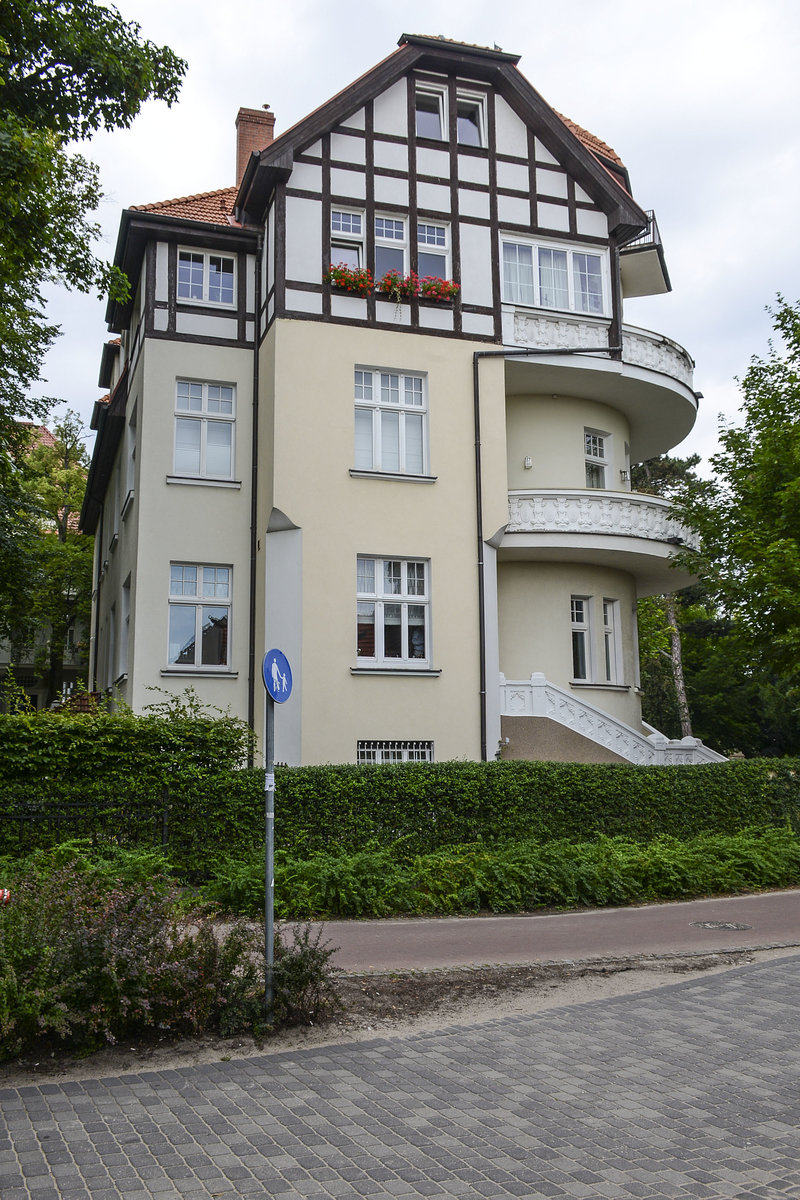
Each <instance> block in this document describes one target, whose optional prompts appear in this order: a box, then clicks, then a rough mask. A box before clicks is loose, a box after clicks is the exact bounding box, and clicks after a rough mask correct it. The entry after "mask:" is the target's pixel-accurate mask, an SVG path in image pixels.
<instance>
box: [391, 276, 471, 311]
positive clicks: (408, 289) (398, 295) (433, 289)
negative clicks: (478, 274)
mask: <svg viewBox="0 0 800 1200" xmlns="http://www.w3.org/2000/svg"><path fill="white" fill-rule="evenodd" d="M376 290H377V291H378V292H382V293H383V294H384V295H386V296H390V297H391V299H392V300H395V301H397V303H398V304H399V303H400V301H401V300H404V299H411V298H414V297H425V298H426V299H428V300H452V299H453V297H454V296H456V295H458V293H459V291H460V290H461V287H460V284H458V283H456V282H455V281H454V280H452V279H440V278H439V277H438V276H436V275H423V276H422V277H420V276H419V275H417V274H416V273H415V272H414V271H412V272H411V274H410V275H401V273H400V272H399V271H387V272H386V274H385V275H384V276H383V278H382V279H379V280H378V283H377V284H376Z"/></svg>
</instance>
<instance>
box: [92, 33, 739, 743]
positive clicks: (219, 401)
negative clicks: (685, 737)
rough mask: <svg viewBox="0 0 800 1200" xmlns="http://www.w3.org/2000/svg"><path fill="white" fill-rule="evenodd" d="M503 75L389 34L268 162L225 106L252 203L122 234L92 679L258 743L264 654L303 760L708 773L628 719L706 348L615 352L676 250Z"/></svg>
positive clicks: (266, 117) (206, 203)
mask: <svg viewBox="0 0 800 1200" xmlns="http://www.w3.org/2000/svg"><path fill="white" fill-rule="evenodd" d="M516 64H517V58H516V56H514V55H511V54H505V53H503V52H501V51H498V50H489V49H484V48H481V47H475V46H468V45H463V44H461V43H458V42H451V41H446V40H444V39H441V38H429V37H416V36H407V35H404V36H403V38H402V39H401V41H400V45H399V49H398V50H396V51H395V52H394V53H393V54H391V55H390V56H389V57H388V58H387V59H385V60H384V61H383V62H382V63H380V64H379V65H378V66H376V67H375V68H373V69H372V70H371V71H368V72H367V73H366V74H365V75H362V76H361V77H360V78H359V79H357V80H356V81H355V82H354V83H353V84H351V85H350V86H349V87H348V88H346V89H345V90H344V91H343V92H341V93H340V94H339V95H338V96H335V97H334V98H333V99H332V100H330V101H329V102H328V103H327V104H324V105H322V106H321V107H320V108H318V109H316V110H315V111H314V112H313V113H311V115H310V116H308V117H306V118H305V119H304V120H302V121H300V122H299V123H298V124H297V125H295V126H294V127H293V128H291V129H290V130H288V131H287V132H286V133H284V134H282V135H281V136H280V137H278V138H276V139H275V140H272V136H273V124H274V117H273V116H272V114H271V113H268V112H264V111H258V110H250V109H242V110H240V112H239V116H238V118H237V130H238V147H237V167H238V175H237V185H236V186H235V187H229V188H223V189H221V190H220V191H216V192H211V193H206V194H203V195H194V196H188V197H184V198H182V199H178V200H172V201H166V202H163V203H159V204H148V205H144V206H138V207H134V208H130V209H127V210H125V212H124V213H123V216H122V224H121V229H120V235H119V241H118V245H117V253H116V263H117V265H118V266H120V267H121V268H122V269H123V270H125V271H126V272H127V274H128V277H129V278H130V281H131V285H132V296H133V299H132V301H131V302H130V303H129V304H125V305H123V304H119V303H116V302H111V303H110V304H109V308H108V314H107V315H108V321H109V328H110V330H111V331H113V332H114V333H118V334H119V335H120V338H119V339H118V340H115V341H114V342H111V343H109V344H108V345H107V346H106V348H105V352H104V356H103V366H102V372H101V378H100V386H101V387H107V388H109V389H110V398H109V399H108V400H107V402H106V401H101V402H100V403H98V405H97V406H96V411H95V416H94V427H95V428H96V429H97V442H96V446H95V452H94V459H93V462H92V467H91V472H90V477H89V483H88V488H87V495H86V500H85V504H84V509H83V514H82V523H83V528H84V529H86V530H88V531H90V532H94V531H96V534H97V556H96V557H97V566H96V579H95V617H94V631H93V652H92V667H91V674H92V678H93V679H94V680H96V684H97V686H100V687H108V688H112V687H114V688H116V689H118V692H119V694H120V695H121V696H122V697H123V698H124V699H125V700H126V701H127V702H128V703H129V704H131V705H132V706H133V708H134V709H137V710H138V709H141V708H142V707H143V706H144V705H145V704H147V703H149V702H150V701H151V699H152V696H151V694H150V693H148V691H147V689H148V688H149V687H151V686H153V685H155V686H158V687H161V688H165V689H167V690H169V691H172V692H180V691H182V690H183V689H184V688H185V687H186V686H187V685H191V686H193V687H194V688H195V690H196V692H197V694H198V695H199V697H200V698H201V699H202V700H204V701H207V702H209V703H212V704H215V705H218V706H220V707H222V708H228V707H230V709H231V711H232V712H233V713H235V714H237V715H239V716H241V717H244V718H246V719H247V720H248V721H250V722H251V723H252V724H253V726H254V728H255V729H256V730H261V729H262V728H263V721H264V690H263V687H262V682H261V679H260V664H261V659H262V655H263V653H264V651H265V650H266V649H267V648H269V647H272V646H277V647H280V648H281V649H282V650H283V651H284V652H285V653H286V655H287V656H288V658H289V660H290V662H291V665H292V669H293V674H294V693H293V695H292V698H291V701H290V702H289V703H287V704H285V705H281V706H278V707H277V709H276V754H277V756H278V757H279V758H280V759H283V760H286V761H289V762H290V763H321V762H347V761H359V762H380V761H397V760H405V759H414V760H419V759H426V758H430V757H434V756H435V758H436V759H440V760H441V759H449V758H468V759H477V758H482V757H483V758H492V757H494V756H495V755H496V754H498V753H499V752H500V750H501V748H502V754H503V756H504V757H508V758H520V757H523V758H524V757H531V758H555V759H568V760H590V761H616V760H618V759H627V760H631V761H634V762H649V761H665V760H669V761H698V760H699V759H701V758H706V759H707V758H708V757H713V758H716V757H717V756H715V755H712V754H711V752H709V751H706V750H705V748H703V747H701V746H699V744H695V743H694V742H693V741H692V740H691V739H690V741H689V743H686V744H684V743H677V744H672V745H671V746H667V745H666V740H665V739H660V740H659V737H658V735H654V736H648V735H651V734H652V733H653V731H650V730H648V729H644V728H643V727H642V722H641V707H640V694H639V690H638V683H639V680H638V656H637V645H636V600H637V597H638V596H642V595H649V594H652V593H656V592H660V591H663V590H674V589H675V588H676V587H678V586H682V585H685V584H686V583H687V582H688V579H687V578H686V577H685V576H684V577H682V576H680V575H679V574H676V573H675V572H674V571H672V570H670V568H669V566H668V563H669V558H670V554H671V552H672V551H673V549H674V544H675V543H676V542H677V541H679V540H680V537H681V531H680V530H679V529H677V528H676V527H675V525H674V524H673V522H672V521H671V520H670V518H669V515H668V506H667V504H666V503H665V502H664V501H662V500H659V499H657V498H654V497H652V496H644V495H637V494H632V493H631V491H630V483H629V477H630V464H631V462H638V461H641V460H643V459H645V458H648V457H650V456H653V455H656V454H659V453H663V452H665V451H668V450H670V449H671V448H672V447H674V446H675V445H677V444H678V443H679V442H680V441H681V440H682V439H683V438H684V437H685V436H686V434H687V433H688V432H689V430H690V429H691V428H692V425H693V423H694V420H695V416H696V412H697V397H696V395H695V393H694V391H693V389H692V366H693V364H692V360H691V358H690V357H689V355H688V354H687V353H686V351H685V350H683V349H682V348H681V347H680V346H678V345H676V344H675V343H674V342H672V341H670V340H669V339H668V338H666V337H663V336H662V335H660V334H653V333H648V332H646V331H644V330H641V329H634V328H629V327H628V326H625V325H624V324H623V314H622V302H623V297H624V296H641V295H650V294H657V293H660V292H666V291H668V290H669V281H668V278H667V274H666V268H665V266H664V259H663V254H662V249H661V245H660V241H659V238H658V231H657V227H656V223H655V220H654V218H653V216H652V214H651V213H647V212H645V211H643V210H642V209H641V208H639V206H638V205H637V204H636V203H635V201H634V200H633V199H632V197H631V194H630V185H629V180H628V174H627V171H626V169H625V167H624V166H623V164H622V162H621V161H620V159H619V158H618V157H617V155H616V154H615V153H614V151H613V150H611V149H610V148H609V147H608V146H606V145H605V144H604V143H603V142H601V141H600V140H599V139H597V138H595V137H593V136H592V135H591V134H588V133H586V131H584V130H583V129H581V128H580V127H579V126H577V125H574V124H573V123H572V122H571V121H568V120H566V119H565V118H563V117H561V116H559V115H558V114H557V113H556V112H554V111H553V109H551V108H550V107H549V106H548V105H547V104H546V103H545V101H544V100H543V99H542V98H541V96H539V94H538V93H537V92H536V91H535V90H534V89H533V88H532V87H531V85H530V84H529V83H528V82H527V81H526V80H525V79H524V78H523V76H522V75H521V74H520V73H519V71H518V70H517V66H516ZM337 264H342V267H343V270H340V271H337V272H335V274H336V275H337V276H338V277H339V279H340V281H342V282H343V283H347V282H349V286H350V289H351V290H347V287H346V286H337V284H336V283H335V282H334V283H331V282H330V281H329V280H326V277H327V276H328V272H329V270H330V267H331V265H333V266H334V267H336V266H337ZM367 269H368V270H369V271H370V272H371V273H372V276H373V277H374V279H375V280H379V279H381V278H382V277H383V276H384V275H385V274H386V272H389V271H396V272H398V273H399V275H400V276H401V277H403V278H405V277H407V276H408V275H409V274H410V273H411V272H415V273H417V274H418V275H420V276H430V277H433V278H435V279H444V280H455V281H457V282H458V284H460V292H458V293H457V294H456V295H455V296H454V297H453V296H452V295H447V293H448V292H450V291H452V289H449V288H447V287H442V285H441V284H440V283H439V284H437V283H434V284H430V285H428V286H429V288H432V289H433V290H434V291H437V290H438V292H439V293H440V294H441V293H444V294H445V295H444V298H436V297H435V296H412V297H408V296H400V297H399V298H397V297H395V296H394V295H392V294H386V293H381V292H376V291H375V290H374V287H373V286H370V284H369V283H366V282H364V278H363V274H361V275H359V272H362V273H363V272H364V271H365V270H367ZM348 272H349V274H348ZM397 290H398V289H397V288H395V291H397ZM412 290H413V289H412Z"/></svg>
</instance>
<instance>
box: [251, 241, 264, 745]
mask: <svg viewBox="0 0 800 1200" xmlns="http://www.w3.org/2000/svg"><path fill="white" fill-rule="evenodd" d="M263 247H264V237H263V234H261V233H259V235H258V242H257V245H256V263H255V280H254V288H253V291H254V295H255V300H254V308H255V321H254V326H253V417H252V422H253V426H252V430H251V441H252V456H251V465H250V624H249V630H248V643H247V724H248V725H249V726H250V728H251V729H252V730H253V731H254V732H255V720H256V555H257V552H258V386H259V383H258V348H259V340H260V339H259V334H260V332H261V255H262V253H263ZM247 765H248V767H252V765H253V748H252V744H251V747H250V749H249V750H248V752H247Z"/></svg>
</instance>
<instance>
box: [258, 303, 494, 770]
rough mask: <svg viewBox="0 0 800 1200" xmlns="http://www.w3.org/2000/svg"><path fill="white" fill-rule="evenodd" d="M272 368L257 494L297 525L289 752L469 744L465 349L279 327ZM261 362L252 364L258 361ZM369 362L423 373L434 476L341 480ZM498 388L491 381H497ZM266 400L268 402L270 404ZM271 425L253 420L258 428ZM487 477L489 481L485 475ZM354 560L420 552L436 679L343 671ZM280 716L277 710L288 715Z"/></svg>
mask: <svg viewBox="0 0 800 1200" xmlns="http://www.w3.org/2000/svg"><path fill="white" fill-rule="evenodd" d="M268 340H269V341H270V342H272V343H273V346H274V355H275V366H274V370H273V371H272V372H271V374H270V379H269V380H268V379H267V378H266V377H265V375H266V370H265V367H264V366H262V381H263V385H264V387H265V389H266V388H270V390H271V392H272V393H273V394H274V405H275V419H274V441H271V435H269V434H268V433H267V432H264V436H263V441H262V457H266V456H269V457H270V458H271V459H272V461H273V462H274V487H273V489H272V491H271V494H269V495H268V496H267V495H265V496H264V499H263V505H264V508H263V511H262V513H261V516H260V525H261V526H262V527H264V526H265V525H266V521H267V519H268V511H267V506H269V510H270V511H271V510H272V507H273V506H274V507H275V508H276V509H280V510H281V512H282V513H284V514H286V516H287V517H288V519H289V520H290V521H291V522H292V524H293V525H295V526H296V527H298V528H300V529H302V560H303V579H302V607H301V611H299V612H297V613H296V620H297V622H299V623H300V624H301V626H302V683H303V691H302V702H301V705H302V708H301V714H302V715H301V722H302V739H303V744H302V761H303V762H325V761H353V760H354V759H355V754H356V742H357V740H359V739H365V738H366V739H373V738H375V739H388V738H432V739H433V740H434V741H435V744H436V756H437V758H440V759H442V758H450V757H458V756H466V757H475V756H476V755H477V754H478V752H479V744H478V743H479V708H478V700H477V690H478V689H477V679H478V662H477V644H478V642H477V620H478V617H477V586H476V562H475V543H474V538H475V510H474V503H475V484H474V465H473V464H474V444H473V443H474V435H473V431H472V353H473V350H474V349H476V348H478V347H477V346H476V345H474V344H471V343H469V342H460V343H454V342H452V341H449V340H447V339H444V338H440V337H430V338H426V337H425V336H424V335H423V334H420V335H419V336H418V337H415V338H413V339H409V338H407V337H406V336H404V335H403V334H400V333H395V332H393V331H389V330H387V331H382V330H376V329H372V330H365V329H354V330H350V329H347V328H342V327H341V326H339V327H333V326H324V325H317V326H315V327H314V353H313V354H309V353H308V327H307V326H304V325H303V324H302V323H301V322H292V321H281V322H279V323H278V324H277V325H276V326H275V327H274V328H273V330H272V331H271V332H270V335H269V339H268ZM262 361H263V360H262ZM364 362H368V363H370V364H374V365H376V366H378V367H380V366H388V367H391V368H392V369H395V370H401V369H403V368H405V369H407V370H415V371H421V372H425V373H426V376H427V380H428V391H429V403H430V414H429V445H430V458H431V470H432V472H433V473H434V474H436V475H437V476H438V479H437V481H436V482H435V483H433V484H427V483H412V482H407V481H395V480H391V479H372V478H354V477H352V476H351V475H350V473H349V468H350V467H351V466H352V464H353V453H354V445H353V443H354V399H353V370H354V367H355V364H357V363H364ZM498 384H499V386H498ZM484 398H485V406H486V407H485V411H486V419H487V423H488V426H489V428H488V430H487V438H486V445H485V459H484V461H485V466H486V478H487V488H486V492H487V515H486V517H485V520H486V522H487V526H488V525H491V527H492V529H495V528H497V526H498V525H499V524H500V523H501V522H502V519H503V513H504V512H505V505H506V490H505V463H504V445H505V431H504V406H503V387H502V364H500V365H499V366H496V365H495V364H494V363H493V362H492V363H487V364H486V377H485V386H484ZM268 407H269V406H268ZM267 424H269V425H270V428H272V425H271V423H270V422H266V421H265V426H266V425H267ZM489 481H491V482H490V483H489ZM359 554H368V555H378V556H398V557H402V558H423V559H427V560H429V561H430V573H431V605H432V608H431V613H432V639H431V647H432V665H433V667H434V668H437V669H441V675H440V676H438V677H437V676H433V677H423V678H414V677H400V676H392V675H389V676H383V675H368V676H363V675H358V676H354V675H352V674H351V671H350V668H351V667H355V666H356V665H357V661H358V660H357V658H356V652H355V651H356V646H355V636H356V595H355V578H356V558H357V556H358V555H359ZM287 720H288V716H287Z"/></svg>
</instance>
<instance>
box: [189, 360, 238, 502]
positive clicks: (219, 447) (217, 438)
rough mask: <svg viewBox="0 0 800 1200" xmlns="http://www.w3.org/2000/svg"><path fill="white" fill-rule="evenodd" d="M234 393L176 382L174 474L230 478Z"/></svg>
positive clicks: (219, 386)
mask: <svg viewBox="0 0 800 1200" xmlns="http://www.w3.org/2000/svg"><path fill="white" fill-rule="evenodd" d="M234 416H235V396H234V389H233V387H232V386H231V385H230V384H219V383H200V382H195V381H193V380H189V379H179V380H178V383H177V388H176V396H175V473H176V474H178V475H200V476H208V477H210V478H215V479H231V478H232V476H233V426H234Z"/></svg>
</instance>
